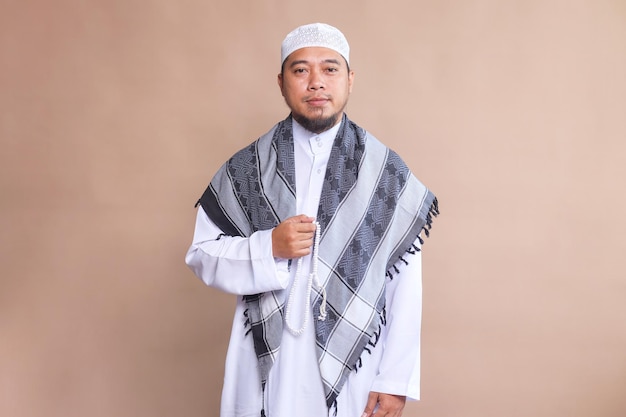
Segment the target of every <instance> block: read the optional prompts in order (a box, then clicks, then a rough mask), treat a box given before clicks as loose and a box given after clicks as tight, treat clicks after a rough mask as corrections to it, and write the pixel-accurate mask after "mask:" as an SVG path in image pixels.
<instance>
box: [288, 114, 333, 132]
mask: <svg viewBox="0 0 626 417" xmlns="http://www.w3.org/2000/svg"><path fill="white" fill-rule="evenodd" d="M342 113H343V109H342V110H341V111H339V112H337V113H335V114H332V115H330V116H324V114H320V115H319V116H317V117H314V118H311V117H306V116H304V115H302V114H296V113H294V112H293V111H292V112H291V116H292V117H293V118H294V120H295V121H296V122H298V123H299V124H300V126H302V127H303V128H305V129H306V130H308V131H309V132H313V133H322V132H325V131H327V130H328V129H330V128H331V127H333V126H335V125H336V124H337V122H338V121H339V117H340V116H341V114H342Z"/></svg>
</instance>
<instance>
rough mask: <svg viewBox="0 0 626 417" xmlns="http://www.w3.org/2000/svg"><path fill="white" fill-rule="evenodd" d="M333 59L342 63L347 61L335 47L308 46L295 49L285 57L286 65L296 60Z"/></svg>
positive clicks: (314, 61)
mask: <svg viewBox="0 0 626 417" xmlns="http://www.w3.org/2000/svg"><path fill="white" fill-rule="evenodd" d="M331 60H332V61H337V62H338V63H339V64H340V65H344V64H345V62H346V61H345V59H344V58H343V56H342V55H341V54H340V53H339V52H337V51H335V50H333V49H329V48H323V47H307V48H300V49H297V50H295V51H293V52H292V53H291V55H289V56H288V57H287V59H285V66H287V65H290V64H292V63H294V62H307V63H319V62H325V61H331Z"/></svg>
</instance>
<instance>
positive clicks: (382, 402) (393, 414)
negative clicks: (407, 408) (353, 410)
mask: <svg viewBox="0 0 626 417" xmlns="http://www.w3.org/2000/svg"><path fill="white" fill-rule="evenodd" d="M404 404H406V397H405V396H402V395H393V394H383V393H381V392H374V391H372V392H370V395H369V397H368V399H367V405H366V406H365V411H363V414H362V415H361V417H373V416H376V417H400V416H401V415H402V410H403V409H404ZM376 405H378V409H376V414H374V409H375V407H376Z"/></svg>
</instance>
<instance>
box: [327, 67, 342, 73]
mask: <svg viewBox="0 0 626 417" xmlns="http://www.w3.org/2000/svg"><path fill="white" fill-rule="evenodd" d="M326 71H328V72H337V71H339V68H337V67H328V68H326Z"/></svg>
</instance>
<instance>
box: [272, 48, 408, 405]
mask: <svg viewBox="0 0 626 417" xmlns="http://www.w3.org/2000/svg"><path fill="white" fill-rule="evenodd" d="M353 82H354V71H351V70H350V69H349V67H348V64H347V62H346V60H345V59H344V58H343V57H342V56H341V55H340V54H339V53H337V52H335V51H333V50H332V49H328V48H302V49H298V50H296V51H294V52H293V53H292V54H291V55H289V56H288V57H287V59H286V60H285V62H284V63H283V70H282V72H281V73H280V74H278V86H279V87H280V92H281V94H282V95H283V97H284V99H285V102H286V103H287V106H289V108H290V109H291V114H292V116H293V118H294V119H295V120H296V121H297V122H298V123H300V124H301V125H302V126H303V127H304V128H306V129H307V130H309V131H311V132H314V133H321V132H324V131H326V130H328V129H330V128H332V127H333V126H335V125H336V124H337V123H339V121H340V120H341V117H342V116H343V113H344V110H345V108H346V105H347V104H348V98H349V97H350V93H351V92H352V83H353ZM314 220H315V219H314V218H313V217H309V216H306V215H304V214H299V215H297V216H294V217H290V218H288V219H286V220H285V221H283V222H282V223H280V224H279V225H278V226H276V227H275V228H274V230H273V231H272V250H273V253H274V256H275V257H278V258H283V259H294V258H299V257H301V256H306V255H308V254H310V253H311V246H312V245H313V238H314V234H315V225H314V224H313V221H314ZM405 403H406V397H404V396H400V395H392V394H385V393H380V392H373V391H372V392H370V393H369V396H368V400H367V405H366V406H365V410H364V411H363V414H362V416H361V417H372V416H374V415H375V416H376V417H400V416H402V410H403V409H404V405H405Z"/></svg>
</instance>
